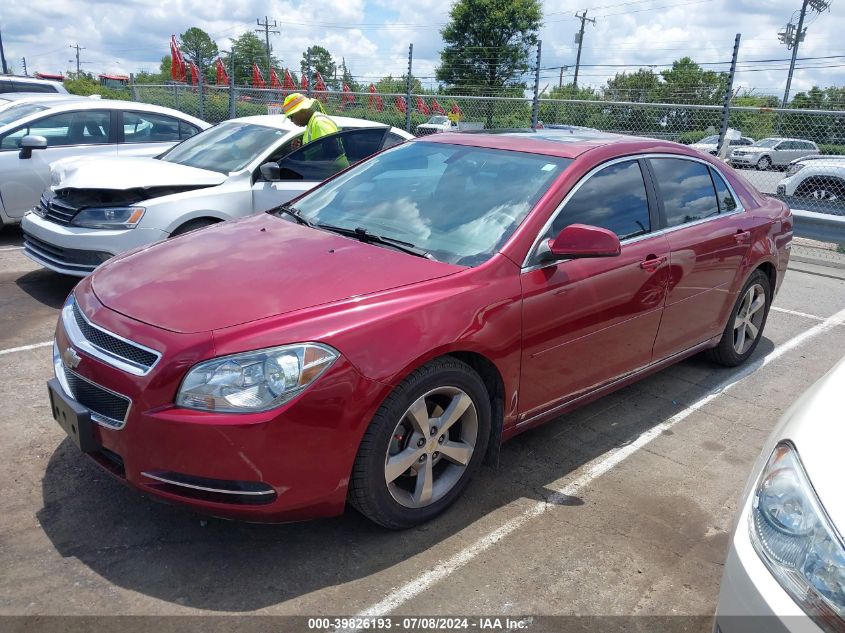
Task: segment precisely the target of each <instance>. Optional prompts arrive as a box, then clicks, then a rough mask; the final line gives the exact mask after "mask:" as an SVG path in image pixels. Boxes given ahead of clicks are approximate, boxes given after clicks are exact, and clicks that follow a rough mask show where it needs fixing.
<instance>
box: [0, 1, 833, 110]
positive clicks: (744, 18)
mask: <svg viewBox="0 0 845 633" xmlns="http://www.w3.org/2000/svg"><path fill="white" fill-rule="evenodd" d="M451 2H452V0H424V1H420V0H416V1H412V2H395V1H394V0H282V1H278V0H264V1H262V2H259V1H258V0H238V1H237V2H235V1H233V0H165V1H164V2H161V1H160V0H119V1H109V0H28V2H13V1H12V0H9V1H7V2H4V3H3V8H2V9H0V29H2V37H3V44H4V47H5V51H6V58H7V61H8V62H9V63H10V64H11V65H12V67H13V68H14V71H15V72H19V73H20V72H23V65H22V62H21V58H22V57H24V56H25V57H26V60H27V69H28V71H29V73H30V74H31V73H33V72H35V71H42V72H61V71H65V70H68V69H72V68H73V67H74V66H75V61H72V60H73V58H74V50H73V49H72V48H70V46H71V45H72V44H77V43H78V44H79V45H80V46H83V47H85V50H83V51H82V52H81V56H80V59H81V60H82V61H83V62H85V63H84V64H83V68H84V69H85V70H86V71H90V72H94V73H95V74H97V73H100V72H115V73H123V74H128V73H130V72H137V71H139V70H157V68H158V64H159V61H160V59H161V57H162V56H163V55H166V54H168V52H169V50H168V42H169V39H170V36H171V34H174V33H175V34H177V35H178V34H179V33H182V32H184V31H185V30H186V29H187V28H189V27H191V26H199V27H200V28H202V29H204V30H206V31H207V32H208V33H209V34H210V35H211V36H212V37H213V38H214V39H215V41H216V42H217V44H218V46H219V47H220V49H221V50H226V49H227V48H228V46H229V44H230V41H231V38H234V37H236V36H237V35H239V34H241V33H243V32H244V31H246V30H251V29H256V28H258V26H257V24H256V19H257V18H261V19H262V20H263V19H264V17H265V16H268V17H269V18H270V20H271V21H272V20H275V21H276V23H277V24H278V26H277V27H276V30H278V31H279V32H280V34H279V35H272V36H271V44H272V46H273V48H274V52H275V54H276V56H277V57H280V58H281V59H282V65H283V66H288V65H289V66H291V67H294V68H298V67H299V60H300V59H301V57H302V51H303V50H304V49H305V48H306V47H307V46H309V45H311V44H320V45H322V46H324V47H325V48H327V49H328V50H329V51H330V52H331V53H332V55H333V56H334V58H335V59H336V61H338V62H340V60H341V58H345V59H346V63H347V65H348V67H349V68H350V70H351V72H352V74H353V75H355V76H356V78H357V79H358V80H359V81H360V82H361V83H365V84H366V83H369V82H370V81H376V80H378V78H380V77H381V76H383V75H385V74H387V73H392V74H393V75H401V74H402V73H404V72H405V71H406V69H407V63H408V59H407V55H408V45H409V44H410V43H413V45H414V66H413V74H414V75H415V76H418V77H422V78H423V82H424V83H425V84H426V85H427V86H429V85H432V86H433V83H434V79H433V76H434V69H435V68H436V66H437V64H438V61H439V51H440V50H441V48H442V46H443V43H442V39H441V37H440V29H441V28H442V26H443V25H444V24H445V23H446V22H447V20H448V16H449V8H450V5H451ZM542 3H543V12H544V25H543V27H542V29H541V32H540V38H541V40H542V43H543V44H542V53H543V54H542V62H541V68H543V69H545V70H542V72H541V80H540V86H541V88H544V87H547V86H548V87H553V86H554V85H556V84H557V83H558V81H559V79H560V75H559V70H557V69H555V67H558V66H563V65H568V66H570V69H569V70H568V71H566V74H565V75H564V82H565V83H566V82H567V81H571V76H572V69H571V66H573V65H574V63H575V56H576V48H577V46H576V44H575V38H574V35H575V32H576V31H577V30H578V27H579V25H580V22H579V21H578V20H577V19H576V18H575V16H574V14H575V12H576V11H578V12H581V11H583V10H585V9H586V10H587V11H588V17H594V18H595V19H596V22H595V24H594V25H593V24H588V25H587V27H586V32H585V36H584V48H583V53H582V58H581V63H582V67H581V72H580V77H579V84H580V85H592V86H597V87H598V86H602V85H604V83H605V82H606V80H607V78H608V77H612V76H613V75H614V74H615V73H616V72H617V71H622V70H628V71H635V70H636V69H637V68H638V67H640V66H653V67H654V69H655V70H657V71H659V70H661V69H663V68H665V67H667V66H668V65H670V64H671V62H672V61H673V60H675V59H678V58H680V57H682V56H685V55H688V56H690V57H692V58H693V59H694V60H695V61H697V62H699V63H701V62H704V63H707V64H708V65H707V66H705V67H706V68H708V69H713V70H727V69H728V63H727V62H729V61H730V58H731V52H732V49H733V44H734V37H735V34H736V33H737V32H741V33H742V43H741V45H740V54H739V66H738V74H737V79H736V83H735V87H741V88H745V89H750V90H754V91H755V92H756V93H757V94H776V95H781V96H782V94H783V89H784V86H785V82H786V75H787V68H788V65H789V62H788V61H772V62H763V61H760V60H784V59H787V60H788V58H789V56H790V55H791V52H790V51H788V50H787V48H786V46H784V45H783V44H781V43H780V42H779V41H778V38H777V33H778V31H779V30H781V29H782V28H783V26H784V25H785V24H786V23H787V22H788V21H789V20H790V19H791V18H793V16H794V15H796V16H797V9H799V8H800V4H801V2H800V0H578V1H577V2H572V1H570V0H542ZM796 22H797V19H796ZM844 29H845V0H839V2H837V0H831V2H830V10H829V11H827V12H824V13H822V14H810V16H809V18H808V30H807V37H806V40H805V41H804V42H803V43H802V44H801V47H800V51H799V59H801V58H816V59H805V60H801V61H799V62H798V66H797V68H798V69H797V70H796V73H795V77H794V79H793V90H792V93H793V94H794V93H795V92H798V91H802V90H807V89H809V88H810V87H812V86H813V85H822V86H830V85H838V86H842V85H845V43H840V39H839V37H841V33H842V31H843V30H844ZM837 33H839V34H840V35H837ZM261 35H262V37H263V33H262V34H261ZM819 58H825V59H819ZM720 62H722V63H720Z"/></svg>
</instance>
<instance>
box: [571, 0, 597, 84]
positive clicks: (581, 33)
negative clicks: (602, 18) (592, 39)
mask: <svg viewBox="0 0 845 633" xmlns="http://www.w3.org/2000/svg"><path fill="white" fill-rule="evenodd" d="M575 17H576V18H578V19H579V20H581V30H580V31H578V34H577V35H576V36H575V41H576V42H577V43H578V55H577V57H576V58H575V77H574V78H573V79H572V94H573V95H574V94H575V92H576V91H577V90H578V70H579V67H580V66H581V47H582V46H583V45H584V24H585V23H586V22H591V23H592V24H593V26H595V25H596V19H595V18H588V17H587V9H584V13H582V14H581V15H578V14H577V13H576V14H575Z"/></svg>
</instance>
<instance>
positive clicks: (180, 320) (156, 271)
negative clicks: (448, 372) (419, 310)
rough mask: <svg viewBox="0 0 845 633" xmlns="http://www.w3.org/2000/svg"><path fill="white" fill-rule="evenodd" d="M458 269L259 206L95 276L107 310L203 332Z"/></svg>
mask: <svg viewBox="0 0 845 633" xmlns="http://www.w3.org/2000/svg"><path fill="white" fill-rule="evenodd" d="M461 270H465V268H464V267H463V266H456V265H452V264H445V263H441V262H436V261H432V260H429V259H425V258H421V257H416V256H414V255H409V254H407V253H402V252H399V251H396V250H393V249H390V248H385V247H381V246H375V245H371V244H364V243H362V242H359V241H357V240H354V239H351V238H346V237H342V236H340V235H336V234H334V233H328V232H326V231H321V230H318V229H312V228H309V227H307V226H301V225H298V224H294V223H293V222H289V221H287V220H283V219H280V218H278V217H275V216H271V215H267V214H260V215H256V216H252V217H248V218H244V219H242V220H235V221H230V222H224V223H222V224H218V225H215V226H213V227H210V228H207V229H203V230H200V231H196V232H194V233H188V234H185V235H183V236H180V237H178V238H176V239H171V240H167V241H165V242H159V243H158V244H154V245H152V246H149V247H146V248H144V249H141V250H138V251H134V252H131V253H129V254H127V255H123V256H120V257H118V258H116V259H113V260H111V261H110V262H108V263H106V264H104V265H103V266H101V267H100V268H98V269H97V271H96V272H95V273H94V274H93V275H92V278H91V284H92V289H93V291H94V293H95V294H96V295H97V298H98V299H99V300H100V301H101V302H102V303H103V304H104V305H106V306H108V307H109V308H111V309H112V310H115V311H117V312H120V313H122V314H124V315H126V316H129V317H131V318H133V319H137V320H139V321H143V322H144V323H148V324H150V325H154V326H156V327H160V328H164V329H167V330H171V331H174V332H203V331H209V330H218V329H221V328H225V327H230V326H233V325H238V324H240V323H246V322H249V321H256V320H259V319H263V318H267V317H272V316H276V315H279V314H284V313H287V312H293V311H296V310H301V309H304V308H309V307H314V306H318V305H322V304H326V303H331V302H335V301H341V300H344V299H350V298H354V297H360V296H364V295H367V294H371V293H374V292H378V291H383V290H389V289H392V288H397V287H399V286H405V285H408V284H413V283H417V282H421V281H426V280H429V279H435V278H437V277H443V276H446V275H450V274H453V273H456V272H459V271H461Z"/></svg>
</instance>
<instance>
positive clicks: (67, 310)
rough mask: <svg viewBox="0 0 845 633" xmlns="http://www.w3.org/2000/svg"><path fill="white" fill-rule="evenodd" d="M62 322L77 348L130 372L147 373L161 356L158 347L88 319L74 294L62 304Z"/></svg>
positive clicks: (135, 373)
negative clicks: (141, 343)
mask: <svg viewBox="0 0 845 633" xmlns="http://www.w3.org/2000/svg"><path fill="white" fill-rule="evenodd" d="M62 323H63V324H64V328H65V331H66V333H67V335H68V338H69V339H70V342H71V343H73V345H74V346H75V347H76V348H78V349H79V350H81V351H83V352H85V353H86V354H89V355H91V356H93V357H94V358H97V359H99V360H101V361H103V362H104V363H106V364H108V365H111V366H112V367H117V368H118V369H122V370H123V371H125V372H128V373H130V374H134V375H136V376H144V375H146V374H147V373H148V372H149V371H150V370H151V369H152V368H153V366H155V364H156V363H157V362H158V360H159V358H161V354H159V353H158V352H157V351H155V350H153V349H150V348H148V347H144V346H143V345H140V344H138V343H134V342H133V341H129V340H127V339H125V338H123V337H121V336H118V335H117V334H113V333H112V332H109V331H108V330H104V329H103V328H101V327H99V326H97V325H94V324H93V323H91V321H89V320H88V318H87V317H86V316H85V315H84V314H83V313H82V310H81V308H80V307H79V305H78V304H77V303H76V299H75V298H74V297H73V296H71V297H70V298H69V299H68V301H67V302H66V303H65V307H64V308H62Z"/></svg>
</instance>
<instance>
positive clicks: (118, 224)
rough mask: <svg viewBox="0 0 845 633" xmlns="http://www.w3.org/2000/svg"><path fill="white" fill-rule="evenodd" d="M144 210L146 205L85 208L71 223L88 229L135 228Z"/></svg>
mask: <svg viewBox="0 0 845 633" xmlns="http://www.w3.org/2000/svg"><path fill="white" fill-rule="evenodd" d="M144 211H145V209H144V207H102V208H99V209H83V210H82V211H80V212H79V213H77V214H76V216H75V217H74V218H73V220H71V222H70V223H71V224H72V225H73V226H83V227H85V228H88V229H134V228H135V227H136V226H137V225H138V222H140V221H141V218H142V217H144Z"/></svg>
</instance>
